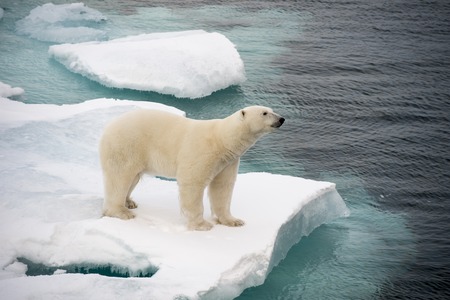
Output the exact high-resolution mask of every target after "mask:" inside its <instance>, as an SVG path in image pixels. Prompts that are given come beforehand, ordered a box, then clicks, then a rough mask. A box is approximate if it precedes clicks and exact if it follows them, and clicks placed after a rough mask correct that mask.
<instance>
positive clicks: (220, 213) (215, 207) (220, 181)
mask: <svg viewBox="0 0 450 300" xmlns="http://www.w3.org/2000/svg"><path fill="white" fill-rule="evenodd" d="M238 168H239V159H238V160H236V161H235V162H233V163H232V164H230V165H228V166H227V167H226V168H225V169H223V170H222V172H220V173H219V174H218V175H217V176H216V177H215V178H214V179H213V180H212V181H211V183H210V184H209V187H208V194H209V201H210V203H211V210H212V212H213V213H214V214H215V215H216V217H217V220H218V222H219V223H220V224H223V225H226V226H242V225H244V223H245V222H244V221H243V220H240V219H237V218H235V217H233V216H232V215H231V212H230V206H231V197H232V196H233V189H234V183H235V182H236V177H237V172H238Z"/></svg>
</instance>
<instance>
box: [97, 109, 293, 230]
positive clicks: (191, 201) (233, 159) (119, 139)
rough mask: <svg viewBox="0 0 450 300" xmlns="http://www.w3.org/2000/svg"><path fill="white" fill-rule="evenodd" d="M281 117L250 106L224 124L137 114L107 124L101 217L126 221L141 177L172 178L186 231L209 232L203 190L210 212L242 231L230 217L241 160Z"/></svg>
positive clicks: (147, 112) (103, 141) (102, 145)
mask: <svg viewBox="0 0 450 300" xmlns="http://www.w3.org/2000/svg"><path fill="white" fill-rule="evenodd" d="M283 122H284V118H282V117H281V116H279V115H277V114H276V113H274V112H273V111H272V109H270V108H267V107H263V106H251V107H247V108H244V109H241V110H239V111H237V112H236V113H234V114H232V115H231V116H228V117H227V118H225V119H215V120H194V119H189V118H186V117H182V116H178V115H175V114H171V113H168V112H163V111H158V110H146V109H139V110H135V111H131V112H128V113H125V114H124V115H122V116H120V117H118V118H117V119H116V120H114V121H112V122H111V123H110V124H109V125H108V126H107V127H106V128H105V131H104V133H103V136H102V138H101V141H100V161H101V166H102V170H103V179H104V188H105V199H104V205H103V214H104V215H105V216H110V217H117V218H121V219H130V218H133V217H134V214H133V213H132V212H131V211H130V210H129V208H136V207H137V205H136V204H135V203H134V202H133V201H132V200H131V198H130V194H131V192H132V191H133V189H134V187H135V186H136V184H137V183H138V181H139V179H140V177H141V175H142V174H144V173H148V174H151V175H157V176H162V177H168V178H176V180H177V183H178V188H179V198H180V199H179V200H180V205H181V210H182V212H183V214H184V215H185V216H186V217H187V220H188V229H190V230H209V229H211V228H212V226H213V225H212V224H211V223H210V222H208V221H206V220H205V219H204V218H203V193H204V190H205V188H206V187H208V194H209V200H210V203H211V211H212V213H213V215H215V217H216V220H217V222H218V223H220V224H224V225H227V226H242V225H243V224H244V222H243V221H242V220H239V219H236V218H235V217H233V216H232V215H231V213H230V203H231V196H232V193H233V187H234V183H235V181H236V176H237V172H238V167H239V159H240V157H241V156H242V155H243V154H244V153H245V152H246V151H247V150H248V149H249V148H250V147H251V146H252V145H253V144H255V142H256V141H257V140H258V139H259V138H260V137H261V136H263V135H265V134H267V133H269V132H272V131H274V130H275V129H276V128H278V127H280V126H281V125H282V124H283Z"/></svg>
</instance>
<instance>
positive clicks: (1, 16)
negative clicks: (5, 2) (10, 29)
mask: <svg viewBox="0 0 450 300" xmlns="http://www.w3.org/2000/svg"><path fill="white" fill-rule="evenodd" d="M4 12H5V11H4V10H3V8H1V7H0V20H1V19H3V14H4Z"/></svg>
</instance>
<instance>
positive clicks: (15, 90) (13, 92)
mask: <svg viewBox="0 0 450 300" xmlns="http://www.w3.org/2000/svg"><path fill="white" fill-rule="evenodd" d="M24 92H25V91H24V90H23V88H20V87H12V86H10V85H9V84H6V83H3V82H1V81H0V97H5V98H9V97H14V96H20V95H22V94H23V93H24Z"/></svg>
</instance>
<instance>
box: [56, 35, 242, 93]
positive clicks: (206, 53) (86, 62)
mask: <svg viewBox="0 0 450 300" xmlns="http://www.w3.org/2000/svg"><path fill="white" fill-rule="evenodd" d="M49 53H50V55H51V56H52V57H54V58H55V59H56V60H57V61H59V62H61V63H62V64H63V65H64V66H66V67H67V68H68V69H69V70H71V71H73V72H75V73H79V74H81V75H83V76H86V77H88V78H90V79H92V80H95V81H98V82H100V83H101V84H103V85H105V86H108V87H115V88H128V89H134V90H141V91H154V92H158V93H162V94H169V95H174V96H176V97H179V98H200V97H205V96H208V95H210V94H212V93H213V92H215V91H217V90H220V89H224V88H227V87H229V86H231V85H238V84H240V83H242V82H243V81H245V72H244V64H243V62H242V60H241V58H240V56H239V53H238V52H237V50H236V48H235V46H234V45H233V44H232V43H231V42H230V41H229V40H228V39H227V38H226V37H225V36H224V35H222V34H220V33H216V32H212V33H209V32H205V31H203V30H194V31H182V32H169V33H153V34H142V35H137V36H129V37H126V38H120V39H115V40H111V41H107V42H88V43H80V44H63V45H54V46H51V47H50V48H49Z"/></svg>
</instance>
